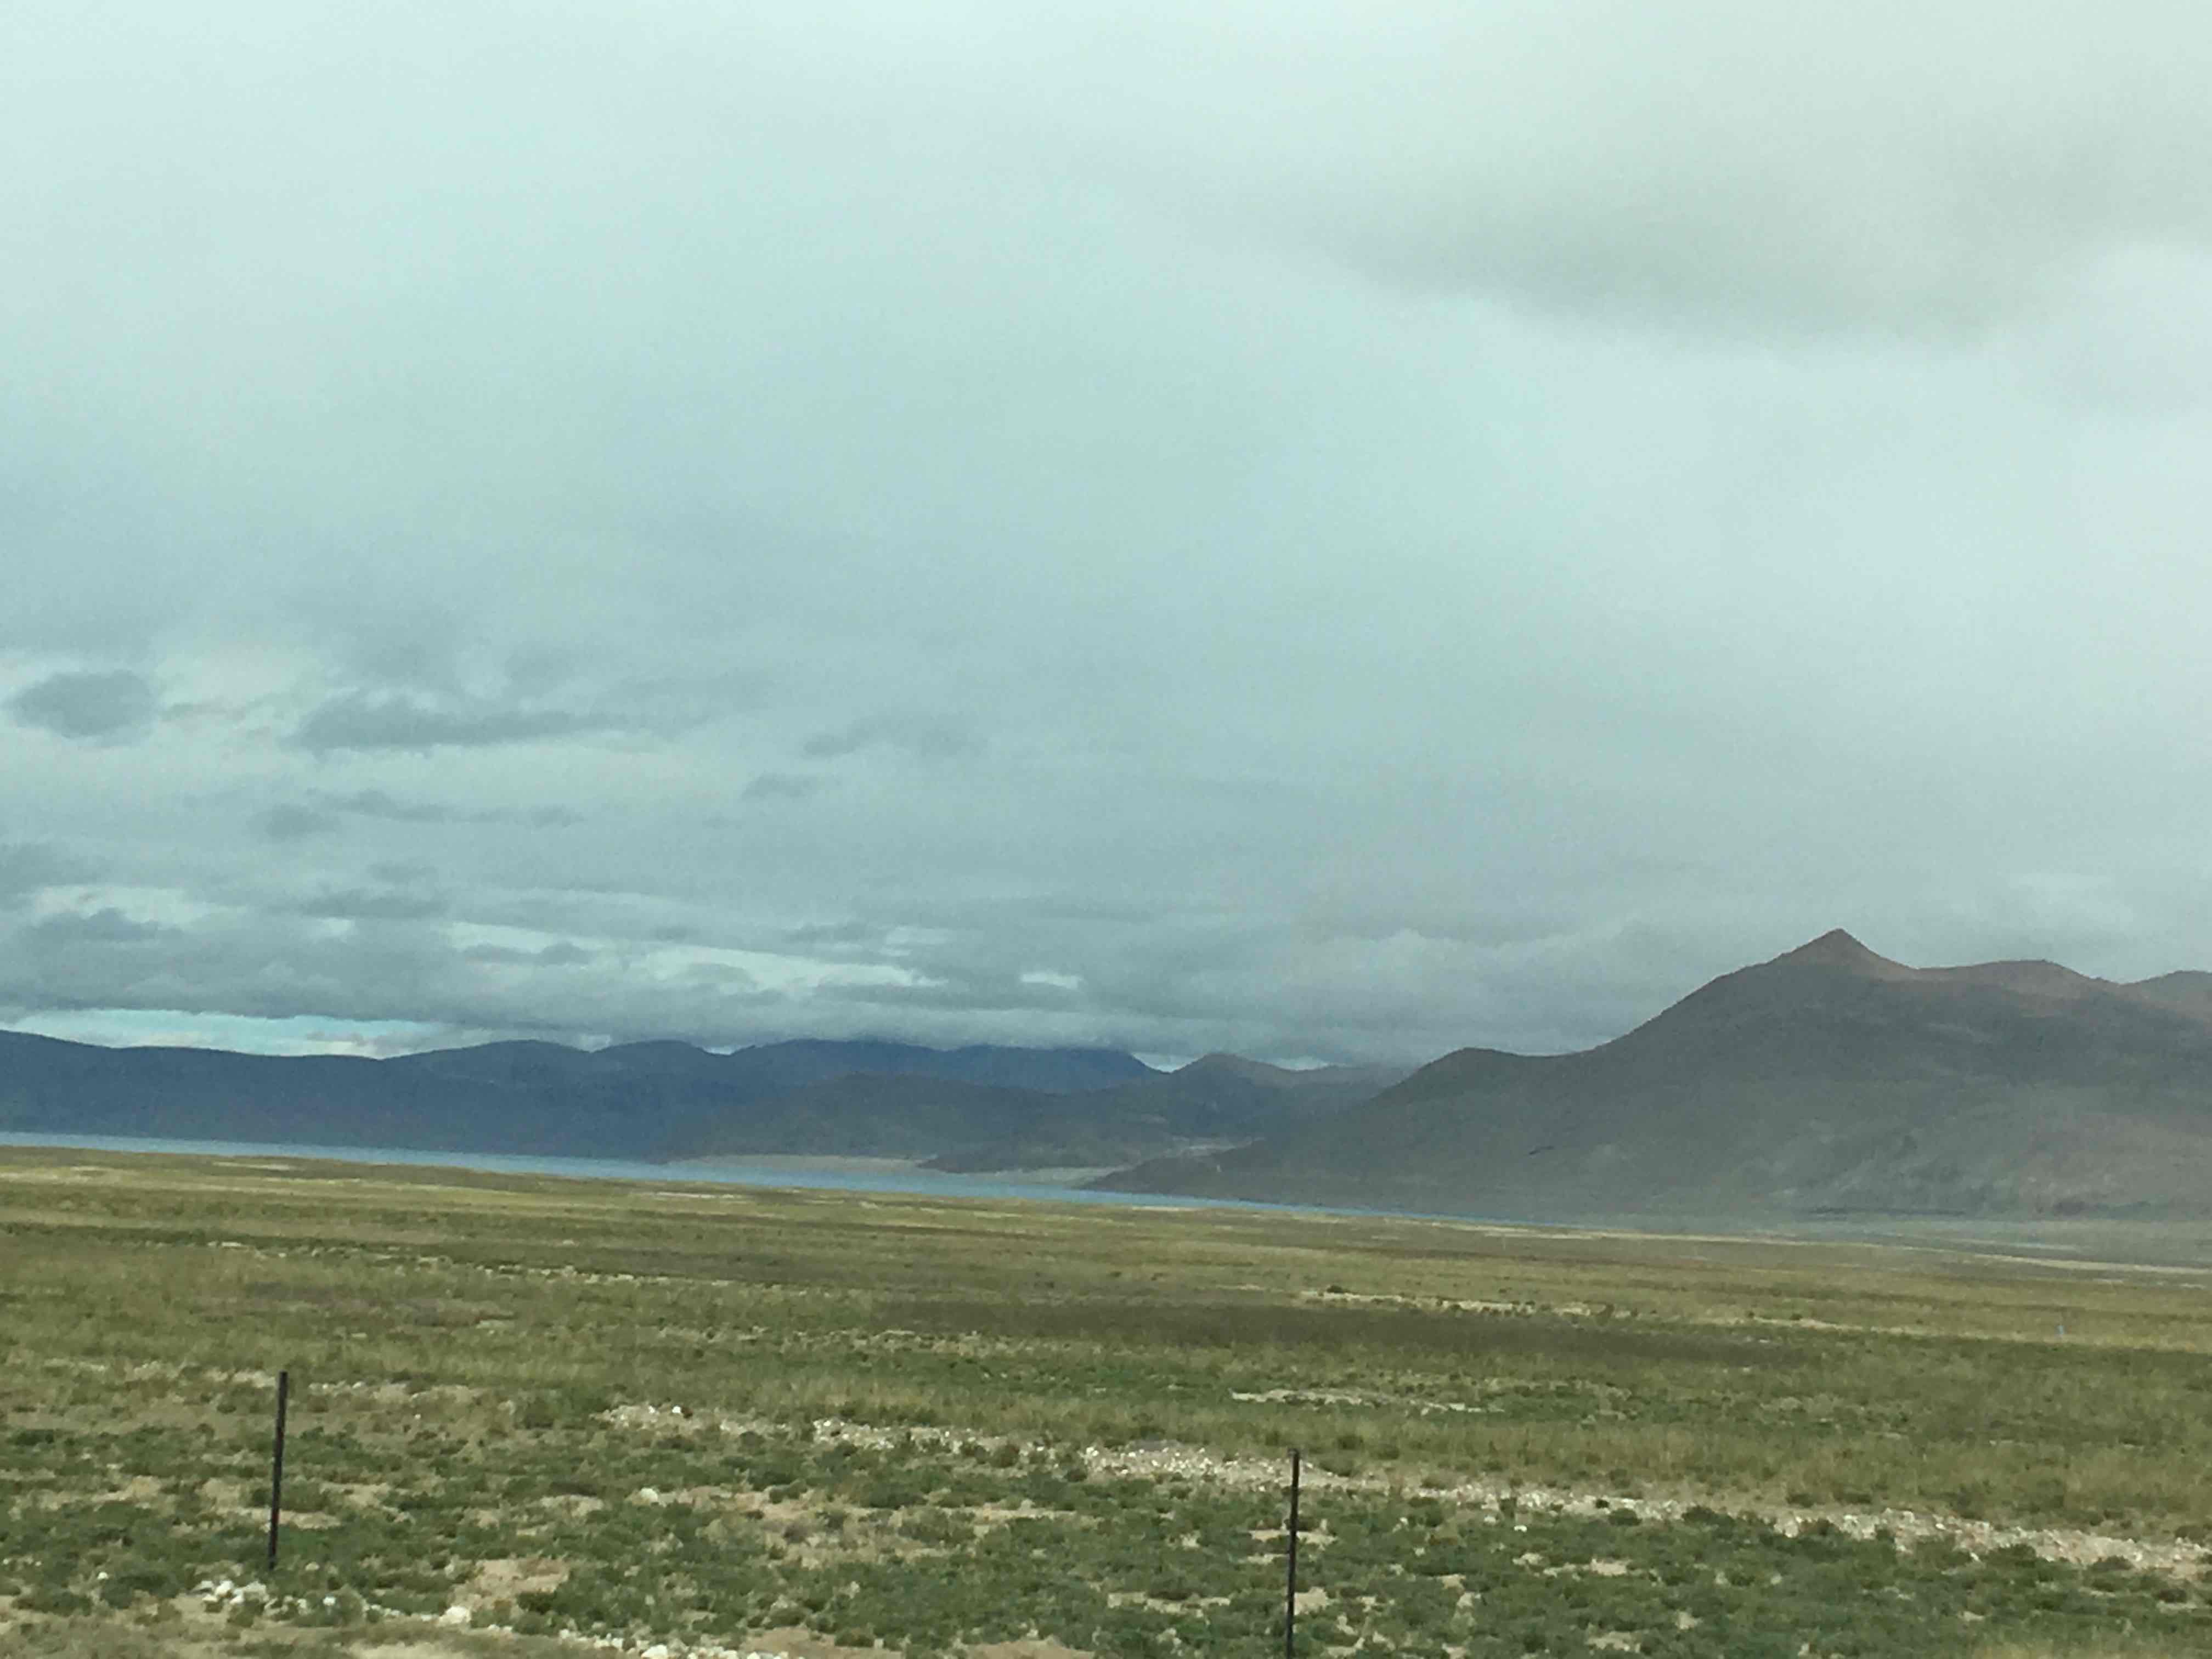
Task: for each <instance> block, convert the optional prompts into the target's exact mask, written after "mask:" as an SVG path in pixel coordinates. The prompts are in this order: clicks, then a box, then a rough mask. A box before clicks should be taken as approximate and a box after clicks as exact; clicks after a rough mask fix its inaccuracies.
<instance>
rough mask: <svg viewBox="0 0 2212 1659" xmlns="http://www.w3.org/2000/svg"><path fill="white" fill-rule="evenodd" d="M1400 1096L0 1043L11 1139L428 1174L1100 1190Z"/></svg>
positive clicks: (812, 1059)
mask: <svg viewBox="0 0 2212 1659" xmlns="http://www.w3.org/2000/svg"><path fill="white" fill-rule="evenodd" d="M1404 1074H1405V1072H1404V1068H1399V1069H1397V1070H1395V1071H1394V1070H1388V1069H1384V1070H1379V1071H1365V1070H1358V1069H1354V1068H1346V1067H1330V1068H1324V1069H1322V1070H1320V1071H1315V1072H1289V1071H1282V1070H1280V1069H1279V1068H1277V1067H1274V1066H1262V1065H1261V1064H1259V1063H1258V1062H1256V1061H1250V1060H1239V1059H1237V1058H1236V1057H1234V1056H1230V1055H1209V1056H1207V1057H1206V1059H1203V1060H1198V1061H1195V1062H1194V1063H1192V1064H1191V1065H1189V1066H1184V1067H1182V1069H1181V1070H1178V1071H1175V1072H1159V1071H1155V1070H1154V1069H1153V1068H1152V1067H1151V1066H1146V1064H1144V1063H1143V1062H1142V1061H1141V1060H1138V1059H1137V1058H1136V1057H1135V1056H1134V1055H1132V1054H1123V1053H1121V1052H1119V1051H1115V1050H1111V1049H1089V1048H999V1047H990V1046H977V1047H972V1048H956V1049H935V1048H921V1047H916V1046H913V1045H909V1044H903V1043H893V1042H818V1041H795V1042H774V1043H764V1044H761V1045H759V1046H757V1047H754V1048H740V1049H738V1050H736V1051H735V1052H733V1053H730V1054H717V1053H714V1052H713V1051H710V1050H708V1049H703V1048H694V1047H693V1046H691V1045H690V1044H689V1043H684V1042H636V1043H626V1044H621V1045H617V1046H616V1047H613V1048H601V1049H597V1050H585V1049H580V1048H567V1047H563V1046H562V1045H561V1044H558V1043H552V1042H495V1043H487V1044H483V1045H481V1046H478V1047H474V1048H451V1049H441V1050H437V1051H434V1052H430V1053H426V1054H407V1055H401V1056H398V1057H395V1058H392V1059H388V1060H372V1059H367V1058H363V1057H359V1056H352V1055H307V1056H280V1055H266V1054H234V1053H230V1052H228V1051H225V1050H221V1049H208V1048H153V1047H149V1048H101V1047H96V1046H94V1045H91V1044H87V1043H80V1042H63V1041H60V1040H58V1039H56V1038H52V1037H42V1036H29V1035H27V1034H23V1033H20V1032H7V1031H0V1130H6V1131H15V1132H19V1133H65V1134H102V1135H121V1136H137V1137H143V1138H155V1139H191V1140H240V1141H264V1142H277V1143H289V1144H297V1145H305V1146H389V1147H410V1148H416V1149H420V1150H424V1151H432V1152H512V1153H529V1154H535V1155H539V1156H552V1157H575V1158H625V1159H653V1160H678V1159H708V1158H743V1157H748V1156H758V1155H763V1154H800V1155H816V1156H828V1155H868V1156H877V1157H889V1158H916V1159H926V1158H939V1159H941V1160H943V1161H944V1164H943V1166H944V1167H946V1168H957V1169H963V1170H995V1169H1006V1168H1014V1167H1045V1166H1048V1165H1085V1166H1089V1167H1092V1168H1098V1167H1104V1166H1108V1165H1111V1164H1126V1163H1131V1162H1133V1161H1135V1160H1137V1159H1140V1158H1148V1157H1151V1156H1154V1155H1156V1154H1159V1153H1164V1152H1172V1151H1176V1150H1178V1149H1181V1148H1185V1147H1189V1146H1208V1147H1211V1146H1221V1145H1225V1144H1229V1143H1233V1142H1237V1141H1243V1140H1249V1139H1253V1138H1254V1137H1255V1136H1257V1135H1260V1134H1263V1133H1267V1132H1268V1131H1270V1130H1272V1129H1275V1128H1279V1127H1285V1126H1286V1125H1288V1124H1291V1123H1296V1122H1302V1121H1307V1120H1308V1119H1310V1118H1311V1117H1313V1116H1316V1115H1318V1114H1320V1113H1322V1112H1325V1111H1327V1110H1329V1109H1334V1108H1335V1107H1339V1106H1342V1105H1346V1104H1349V1103H1352V1101H1353V1100H1354V1099H1357V1098H1362V1097H1365V1096H1366V1095H1370V1094H1372V1093H1373V1092H1375V1091H1376V1090H1377V1089H1380V1088H1382V1087H1383V1086H1385V1085H1388V1084H1389V1083H1393V1082H1395V1081H1396V1080H1397V1079H1399V1078H1401V1077H1402V1076H1403V1075H1404Z"/></svg>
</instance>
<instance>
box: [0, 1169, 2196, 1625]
mask: <svg viewBox="0 0 2212 1659" xmlns="http://www.w3.org/2000/svg"><path fill="white" fill-rule="evenodd" d="M2203 1284H2204V1280H2203V1276H2202V1275H2199V1274H2197V1273H2130V1272H2125V1271H2121V1270H2118V1269H2112V1270H2100V1271H2098V1272H2094V1273H2085V1272H2081V1271H2078V1270H2073V1269H2068V1268H2064V1267H2058V1266H2055V1265H2037V1264H2033V1263H2024V1262H2021V1261H2004V1260H1997V1259H1992V1258H1989V1257H1976V1256H1972V1255H1964V1254H1959V1253H1954V1252H1936V1251H1925V1250H1919V1251H1915V1250H1904V1249H1877V1248H1873V1247H1863V1248H1846V1247H1840V1246H1838V1247H1818V1248H1814V1247H1806V1246H1799V1245H1790V1244H1779V1243H1760V1242H1723V1241H1712V1240H1694V1241H1692V1240H1674V1239H1659V1238H1632V1237H1604V1236H1600V1235H1594V1234H1577V1233H1564V1232H1562V1233H1531V1232H1516V1231H1504V1230H1497V1229H1484V1228H1480V1227H1474V1226H1470V1225H1449V1224H1431V1223H1422V1222H1413V1221H1400V1220H1391V1219H1386V1218H1376V1219H1372V1220H1368V1219H1361V1220H1348V1219H1345V1218H1309V1217H1298V1216H1291V1215H1279V1214H1263V1213H1250V1212H1179V1213H1159V1212H1144V1211H1138V1210H1109V1209H1088V1208H1086V1209H1076V1208H1073V1207H1066V1208H1062V1207H1055V1206H1012V1205H999V1206H994V1205H989V1204H983V1203H951V1202H945V1201H940V1200H901V1199H886V1198H882V1197H879V1196H878V1197H871V1198H867V1199H865V1200H863V1199H860V1198H857V1197H854V1196H850V1195H841V1194H824V1193H796V1192H770V1191H753V1190H732V1189H703V1188H684V1187H680V1186H677V1185H671V1186H668V1187H665V1188H641V1187H628V1186H620V1185H614V1184H600V1183H568V1182H556V1181H551V1180H535V1179H529V1178H512V1179H510V1178H501V1177H494V1176H476V1175H468V1174H463V1173H459V1172H453V1171H420V1170H409V1171H393V1170H368V1169H363V1168H360V1167H347V1166H341V1165H319V1164H297V1165H288V1166H283V1167H275V1168H257V1167H254V1166H250V1165H241V1164H223V1163H218V1162H215V1161H209V1160H193V1159H159V1160H156V1159H131V1158H119V1157H114V1158H111V1157H106V1156H101V1155H95V1154H88V1153H83V1152H30V1151H21V1150H11V1151H9V1152H4V1153H0V1346H4V1355H0V1358H4V1364H5V1367H6V1369H5V1372H4V1375H5V1376H6V1377H7V1379H8V1386H7V1388H6V1389H5V1391H4V1393H0V1471H4V1475H5V1481H4V1485H0V1656H7V1659H15V1656H16V1655H24V1656H27V1655H30V1654H33V1653H40V1654H45V1653H69V1652H72V1651H81V1652H84V1653H88V1654H89V1653H94V1652H99V1653H107V1652H114V1653H118V1654H122V1655H125V1656H132V1655H135V1654H137V1653H140V1652H146V1653H152V1652H163V1653H167V1652H172V1651H174V1652H189V1651H192V1650H193V1647H192V1645H191V1644H198V1646H199V1648H200V1649H202V1650H205V1651H208V1652H210V1653H214V1652H264V1653H270V1654H276V1653H280V1652H282V1653H291V1652H301V1653H307V1654H315V1653H333V1654H335V1653H341V1652H349V1651H352V1650H354V1647H355V1646H356V1645H358V1644H362V1643H366V1642H368V1641H369V1640H370V1639H371V1638H372V1637H375V1638H376V1639H379V1640H389V1639H392V1632H393V1631H395V1630H399V1631H412V1632H416V1635H417V1637H419V1636H420V1635H421V1633H422V1632H425V1631H426V1630H428V1628H429V1627H428V1626H424V1625H421V1624H414V1623H411V1622H403V1621H413V1620H445V1621H446V1622H445V1623H444V1624H441V1625H440V1626H437V1627H436V1639H437V1640H438V1641H440V1642H441V1643H447V1644H449V1649H448V1650H451V1651H459V1650H461V1648H463V1647H466V1646H469V1645H470V1644H475V1645H479V1646H481V1645H484V1644H490V1646H489V1648H487V1650H491V1649H494V1648H495V1649H501V1650H520V1649H523V1648H527V1647H532V1646H533V1645H541V1644H542V1645H545V1647H546V1650H548V1651H553V1650H556V1646H557V1644H556V1638H559V1637H560V1636H561V1635H562V1632H580V1633H581V1634H584V1635H588V1636H593V1637H616V1638H622V1639H623V1641H624V1642H625V1643H627V1644H629V1645H630V1646H632V1647H633V1648H637V1649H642V1648H644V1647H645V1646H647V1645H649V1644H653V1643H665V1644H677V1645H678V1646H679V1647H680V1646H683V1645H687V1644H688V1645H691V1646H694V1647H698V1646H707V1645H709V1644H720V1645H727V1646H731V1647H734V1648H737V1649H738V1650H740V1651H742V1650H744V1647H746V1646H747V1645H758V1644H760V1643H761V1642H762V1641H763V1639H764V1636H765V1633H767V1632H779V1631H781V1632H793V1631H803V1632H811V1638H812V1639H814V1640H816V1641H817V1642H835V1643H836V1644H841V1645H842V1646H844V1647H848V1648H866V1647H868V1646H870V1645H871V1644H881V1645H883V1646H884V1647H885V1648H888V1649H890V1650H897V1651H899V1652H902V1653H904V1654H908V1655H913V1656H921V1655H925V1654H927V1655H939V1654H949V1653H951V1652H953V1651H955V1650H960V1649H962V1648H963V1647H973V1646H975V1645H978V1644H986V1643H990V1642H996V1641H1012V1640H1017V1639H1019V1638H1025V1637H1032V1636H1034V1637H1036V1638H1049V1639H1050V1640H1053V1641H1056V1642H1058V1643H1060V1644H1063V1645H1064V1646H1066V1647H1067V1648H1070V1649H1074V1650H1087V1651H1093V1652H1098V1653H1114V1654H1125V1653H1126V1654H1172V1653H1176V1652H1188V1653H1212V1652H1231V1651H1244V1652H1261V1651H1266V1650H1268V1649H1269V1648H1270V1647H1271V1646H1272V1645H1273V1644H1277V1643H1279V1640H1280V1623H1279V1620H1280V1618H1281V1607H1280V1600H1279V1597H1280V1583H1279V1576H1278V1575H1279V1559H1280V1552H1281V1547H1282V1538H1281V1527H1282V1515H1281V1502H1280V1496H1281V1495H1280V1491H1279V1480H1280V1474H1281V1464H1282V1459H1281V1454H1282V1450H1283V1449H1284V1448H1285V1447H1287V1446H1289V1445H1292V1444H1297V1445H1300V1446H1303V1447H1304V1448H1305V1449H1306V1450H1307V1453H1308V1467H1309V1470H1310V1472H1312V1475H1313V1479H1314V1480H1315V1482H1316V1485H1315V1488H1314V1490H1313V1491H1312V1492H1310V1494H1309V1499H1308V1509H1307V1522H1308V1525H1309V1527H1310V1528H1311V1531H1310V1535H1309V1537H1308V1539H1307V1541H1306V1547H1304V1549H1302V1552H1301V1554H1302V1559H1304V1563H1305V1569H1304V1574H1303V1577H1304V1583H1305V1584H1306V1586H1307V1587H1308V1591H1309V1597H1308V1600H1309V1605H1310V1611H1309V1612H1308V1613H1306V1614H1305V1615H1304V1619H1303V1621H1302V1632H1303V1638H1302V1639H1303V1640H1304V1642H1305V1643H1306V1644H1308V1647H1307V1650H1308V1651H1310V1652H1313V1653H1316V1654H1319V1653H1321V1652H1323V1651H1326V1650H1350V1649H1352V1647H1354V1646H1355V1645H1362V1644H1364V1646H1365V1647H1369V1648H1388V1649H1392V1650H1399V1651H1406V1652H1429V1653H1443V1652H1446V1651H1454V1652H1459V1653H1463V1654H1466V1655H1471V1656H1500V1655H1509V1654H1513V1655H1517V1654H1524V1653H1577V1654H1583V1653H1589V1652H1591V1651H1594V1650H1595V1651H1603V1650H1607V1649H1616V1650H1626V1651H1636V1652H1641V1653H1645V1654H1653V1655H1692V1654H1728V1655H1738V1654H1757V1653H1765V1652H1772V1653H1774V1654H1777V1655H1784V1654H1797V1653H1800V1652H1801V1651H1802V1652H1806V1653H1810V1654H1851V1655H1868V1656H1877V1655H1885V1654H1896V1655H1904V1654H1908V1653H1910V1654H1915V1655H1918V1654H1926V1653H1931V1652H1943V1651H1960V1652H1963V1651H1971V1650H1975V1649H1976V1647H1977V1644H1981V1645H1983V1646H1984V1647H1986V1648H1987V1650H1989V1651H1990V1652H1992V1653H2013V1654H2021V1655H2029V1654H2033V1655H2041V1654H2045V1653H2061V1652H2075V1651H2081V1652H2085V1653H2099V1652H2107V1653H2112V1654H2130V1653H2137V1652H2146V1651H2157V1652H2178V1651H2190V1652H2195V1651H2212V1613H2208V1608H2207V1601H2206V1595H2205V1592H2204V1590H2203V1588H2202V1587H2201V1586H2200V1583H2199V1582H2198V1580H2197V1577H2196V1574H2195V1571H2194V1570H2193V1567H2192V1566H2191V1563H2192V1562H2193V1561H2194V1559H2195V1554H2194V1552H2193V1551H2191V1550H2190V1549H2188V1548H2186V1547H2180V1546H2177V1545H2175V1544H2174V1542H2173V1535H2174V1534H2177V1533H2179V1534H2185V1535H2186V1536H2187V1537H2189V1538H2191V1539H2195V1540H2198V1541H2204V1542H2208V1543H2212V1491H2208V1490H2206V1489H2205V1488H2204V1486H2203V1483H2202V1480H2201V1475H2200V1471H2201V1470H2202V1469H2203V1468H2205V1467H2206V1466H2207V1453H2208V1452H2212V1420H2208V1414H2207V1413H2206V1412H2205V1410H2204V1407H2205V1405H2206V1403H2207V1401H2208V1400H2212V1358H2208V1356H2212V1307H2208V1306H2207V1304H2206V1302H2205V1297H2204V1292H2203ZM2062 1322H2063V1324H2064V1325H2065V1327H2066V1329H2067V1332H2068V1334H2067V1335H2066V1337H2065V1338H2063V1340H2062V1339H2059V1338H2057V1336H2056V1335H2055V1332H2056V1329H2057V1326H2058V1325H2059V1324H2061V1323H2062ZM279 1366H286V1367H289V1368H290V1370H292V1372H293V1378H294V1388H295V1394H294V1404H293V1417H292V1425H293V1439H292V1443H291V1451H290V1455H289V1474H288V1482H287V1505H286V1507H287V1511H288V1514H289V1516H290V1517H291V1522H290V1526H289V1529H288V1531H287V1534H286V1537H285V1547H284V1556H283V1564H282V1565H281V1566H280V1568H279V1569H278V1571H277V1572H276V1574H275V1575H274V1576H273V1577H267V1578H266V1583H265V1595H261V1594H248V1593H246V1592H245V1589H244V1587H245V1586H246V1585H247V1584H248V1583H251V1582H253V1581H258V1580H261V1579H263V1578H264V1575H263V1574H262V1573H261V1572H260V1571H259V1564H260V1552H261V1547H262V1532H261V1528H262V1522H263V1516H264V1510H263V1507H262V1506H263V1504H264V1503H265V1499H266V1486H265V1480H266V1459H267V1454H268V1444H267V1437H268V1430H269V1422H268V1416H269V1408H270V1378H271V1377H272V1376H273V1373H274V1371H275V1370H276V1369H277V1368H278V1367H279ZM1908 1510H1909V1511H1911V1512H1913V1516H1912V1519H1911V1520H1909V1521H1908V1520H1907V1519H1906V1518H1905V1516H1904V1515H1903V1514H1902V1513H1901V1512H1902V1511H1908ZM1968 1511H1971V1512H1972V1516H1978V1517H1981V1521H1980V1523H1979V1524H1978V1526H1977V1525H1972V1524H1967V1523H1966V1522H1960V1521H1958V1520H1956V1517H1958V1516H1961V1515H1962V1514H1964V1513H1966V1512H1968ZM1791 1512H1796V1513H1791ZM1931 1516H1933V1517H1934V1518H1933V1519H1931V1518H1930V1517H1931ZM1915 1527H1917V1528H1919V1530H1918V1531H1917V1532H1915V1531H1913V1530H1912V1529H1913V1528H1915ZM1883 1528H1887V1530H1883ZM2146 1540H2148V1541H2151V1543H2150V1544H2148V1545H2146V1544H2144V1543H2143V1542H2142V1541H2146ZM1901 1545H1902V1546H1905V1547H1900V1546H1901ZM225 1580H228V1581H229V1585H230V1588H229V1589H228V1590H220V1589H217V1588H216V1587H217V1586H219V1585H221V1584H222V1581H225ZM457 1607H458V1608H460V1609H463V1612H462V1613H461V1614H459V1615H458V1616H457V1615H455V1614H454V1613H453V1612H452V1609H454V1608H457ZM462 1620H466V1621H468V1623H469V1624H470V1625H471V1626H473V1627H474V1632H475V1633H474V1634H471V1633H470V1632H469V1631H468V1630H465V1629H463V1628H462V1627H461V1621H462ZM377 1632H385V1634H384V1635H383V1636H381V1637H377V1635H376V1633H377ZM410 1639H413V1638H410ZM787 1639H788V1640H792V1641H795V1640H796V1639H797V1638H787ZM2146 1642H2148V1643H2150V1644H2152V1645H2151V1646H2149V1647H2145V1646H2144V1645H2142V1644H2144V1643H2146ZM72 1644H75V1645H74V1646H72ZM165 1644H166V1645H165ZM450 1644H459V1645H450Z"/></svg>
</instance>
